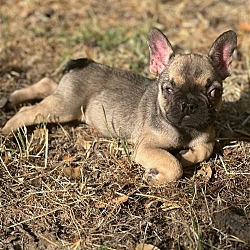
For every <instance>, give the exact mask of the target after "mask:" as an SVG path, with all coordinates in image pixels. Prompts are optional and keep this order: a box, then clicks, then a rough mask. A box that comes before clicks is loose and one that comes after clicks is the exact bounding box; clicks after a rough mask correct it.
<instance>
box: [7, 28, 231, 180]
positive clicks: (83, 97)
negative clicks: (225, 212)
mask: <svg viewBox="0 0 250 250" xmlns="http://www.w3.org/2000/svg"><path fill="white" fill-rule="evenodd" d="M235 46H236V35H235V33H234V32H232V31H229V32H228V33H224V34H222V35H221V36H220V37H219V38H218V39H217V40H216V42H215V43H214V44H213V46H212V48H211V50H210V55H209V56H201V55H196V54H191V55H174V52H173V49H172V46H171V44H170V43H169V41H168V40H167V38H166V37H165V36H164V35H163V34H162V33H161V32H160V31H158V30H156V29H154V30H153V31H152V32H151V33H150V35H149V48H150V55H151V57H150V71H151V72H152V73H154V74H155V75H157V76H158V78H157V79H154V80H152V79H148V78H145V77H142V76H139V75H136V74H134V73H132V72H128V71H123V70H118V69H114V68H110V67H108V66H105V65H101V64H98V63H95V62H93V61H91V60H88V59H80V60H79V61H77V60H76V61H72V62H73V63H72V62H71V64H70V65H69V67H68V69H69V70H70V69H72V70H71V71H70V72H69V73H68V74H66V75H65V76H64V77H63V78H62V80H61V82H60V83H59V85H58V87H57V88H56V89H55V83H54V82H51V80H48V79H47V81H46V80H43V82H41V83H40V85H39V83H38V84H37V87H36V89H39V87H40V86H44V83H45V82H47V83H48V86H50V87H51V86H52V87H51V88H50V89H51V92H53V93H52V94H51V95H49V96H48V97H46V98H45V99H44V100H43V101H42V102H41V103H39V104H37V105H35V106H33V107H26V108H23V109H21V110H20V111H19V112H18V113H17V114H16V115H15V116H14V117H13V118H12V119H10V120H9V121H8V122H7V124H6V125H5V127H4V128H3V130H2V132H3V133H4V134H7V133H9V132H10V131H11V130H16V129H17V128H19V127H21V126H22V125H31V124H35V123H39V122H42V121H44V120H47V121H49V122H57V121H59V122H67V121H70V120H75V119H82V120H84V121H85V122H86V123H87V124H89V125H91V126H93V127H94V128H95V129H96V130H97V131H98V132H100V133H101V134H102V135H103V136H106V137H110V136H112V137H117V136H121V137H123V138H126V139H127V140H130V139H131V140H132V141H133V142H134V144H135V160H136V161H137V162H138V163H140V164H142V165H143V166H144V167H145V168H146V178H147V180H148V181H151V182H152V183H158V184H160V183H164V182H168V181H174V180H177V179H179V178H180V177H181V175H182V167H183V166H184V167H185V166H189V165H192V164H195V163H197V162H201V161H203V160H205V159H207V158H208V157H209V156H210V155H211V153H212V150H213V145H214V132H213V126H212V125H213V122H214V120H215V117H216V114H217V112H218V110H219V107H220V104H221V93H222V80H223V79H225V78H226V77H227V76H228V74H229V73H228V72H229V65H230V63H231V56H232V53H233V50H234V48H235ZM30 88H32V87H28V88H27V89H26V96H28V94H27V93H28V92H29V89H30ZM54 89H55V90H54ZM37 92H39V91H37ZM45 92H46V91H45ZM45 92H44V93H45ZM48 94H49V93H47V92H46V95H48ZM21 95H25V91H23V92H20V91H19V92H18V91H17V92H14V93H13V94H12V95H11V96H10V101H11V102H13V103H15V102H18V101H19V100H23V99H25V98H21ZM33 95H34V92H33ZM41 95H42V94H41V89H40V92H39V93H38V96H41ZM33 97H34V96H33ZM176 150H177V151H179V153H178V154H173V151H176Z"/></svg>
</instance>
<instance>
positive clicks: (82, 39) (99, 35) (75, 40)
mask: <svg viewBox="0 0 250 250" xmlns="http://www.w3.org/2000/svg"><path fill="white" fill-rule="evenodd" d="M154 24H155V21H154V20H153V21H152V24H151V25H150V24H149V23H146V24H143V25H142V26H140V27H137V28H136V29H128V28H125V27H123V26H119V27H115V26H114V27H109V28H101V27H99V26H96V25H93V23H91V22H86V23H85V24H84V26H82V27H81V28H80V29H79V30H77V31H75V32H74V33H73V35H69V34H66V33H65V32H62V33H61V35H60V36H61V38H62V39H63V40H66V41H67V43H68V44H69V47H72V46H75V45H77V44H79V43H85V44H87V45H88V46H89V47H92V48H95V47H99V48H100V49H101V53H103V54H104V55H105V58H107V63H108V64H109V65H110V66H113V64H114V65H115V64H116V63H115V61H116V60H117V61H118V62H119V61H122V62H123V61H124V65H125V64H127V65H129V69H130V70H133V71H137V72H138V71H139V72H142V71H143V70H144V68H145V65H146V64H147V62H148V45H147V34H148V32H149V30H150V29H151V27H153V26H155V25H154ZM105 63H106V62H105Z"/></svg>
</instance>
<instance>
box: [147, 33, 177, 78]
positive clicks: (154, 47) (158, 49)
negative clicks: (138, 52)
mask: <svg viewBox="0 0 250 250" xmlns="http://www.w3.org/2000/svg"><path fill="white" fill-rule="evenodd" d="M148 46H149V52H150V65H149V70H150V72H151V73H152V74H154V75H156V76H157V75H159V74H161V72H162V71H163V70H164V69H165V68H166V67H167V66H168V64H169V62H170V59H171V57H172V56H174V51H173V48H172V45H171V44H170V42H169V41H168V39H167V37H166V36H165V35H164V34H163V33H162V32H161V31H160V30H158V29H153V30H151V31H150V33H149V34H148Z"/></svg>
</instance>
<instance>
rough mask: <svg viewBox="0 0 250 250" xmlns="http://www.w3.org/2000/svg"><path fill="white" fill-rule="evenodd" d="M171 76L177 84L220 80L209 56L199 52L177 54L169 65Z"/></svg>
mask: <svg viewBox="0 0 250 250" xmlns="http://www.w3.org/2000/svg"><path fill="white" fill-rule="evenodd" d="M168 74H169V78H170V79H172V80H173V81H174V82H175V83H176V84H178V83H180V84H183V83H185V82H199V83H201V84H202V83H204V84H206V82H207V80H208V79H210V80H211V81H214V80H215V79H216V80H218V75H217V73H216V71H215V69H214V67H213V66H212V64H211V62H210V60H209V58H208V57H206V56H203V55H198V54H190V55H177V56H176V57H175V58H174V59H173V61H172V63H171V64H170V66H169V71H168Z"/></svg>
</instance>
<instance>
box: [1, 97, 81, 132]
mask: <svg viewBox="0 0 250 250" xmlns="http://www.w3.org/2000/svg"><path fill="white" fill-rule="evenodd" d="M80 118H81V107H80V106H79V103H77V102H75V98H72V99H71V96H67V97H65V96H63V95H61V94H59V93H54V94H52V95H50V96H48V97H46V98H45V99H44V100H43V101H41V102H40V103H38V104H36V105H34V106H29V107H24V108H22V109H21V110H20V111H19V112H18V113H17V114H16V115H14V116H13V117H12V118H11V119H10V120H9V121H8V122H7V123H6V124H5V126H4V127H3V129H2V133H3V134H5V135H6V134H9V133H10V132H11V131H15V130H17V129H18V128H20V127H22V126H29V125H33V124H38V123H42V122H49V123H53V122H68V121H72V120H76V119H80Z"/></svg>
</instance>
